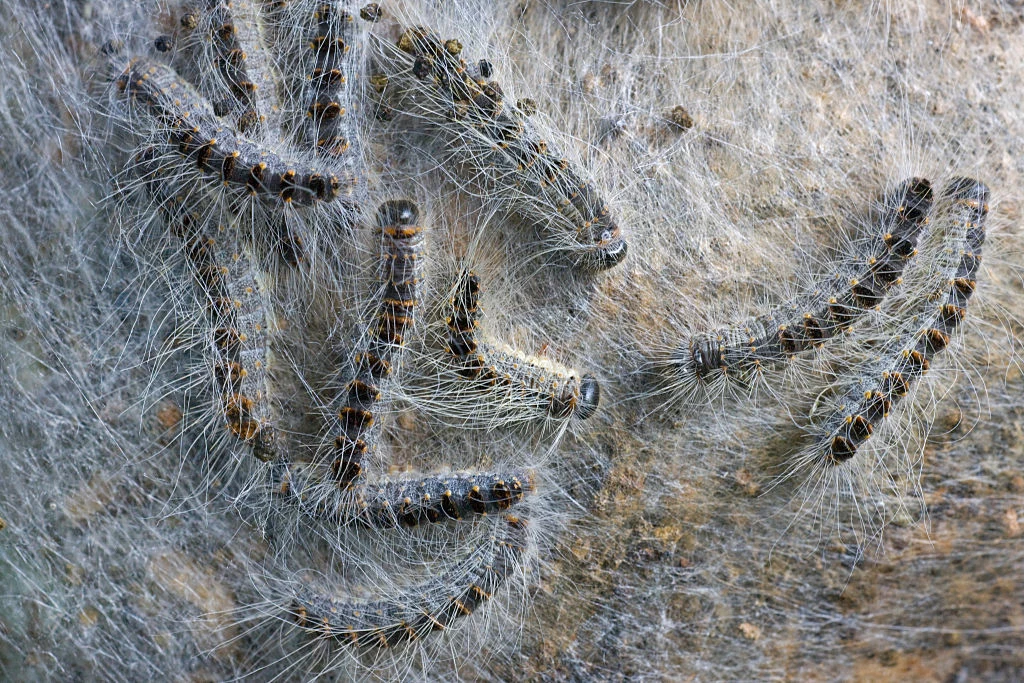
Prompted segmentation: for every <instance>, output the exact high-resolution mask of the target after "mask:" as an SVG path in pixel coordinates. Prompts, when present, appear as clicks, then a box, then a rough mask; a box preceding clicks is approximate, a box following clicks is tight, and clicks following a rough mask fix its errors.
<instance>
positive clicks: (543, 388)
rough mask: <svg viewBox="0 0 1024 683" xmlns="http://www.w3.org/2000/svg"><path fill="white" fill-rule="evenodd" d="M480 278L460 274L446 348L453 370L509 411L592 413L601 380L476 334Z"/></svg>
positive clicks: (580, 415)
mask: <svg viewBox="0 0 1024 683" xmlns="http://www.w3.org/2000/svg"><path fill="white" fill-rule="evenodd" d="M479 295H480V278H479V276H477V275H476V274H475V273H472V272H470V273H467V274H465V275H464V276H463V277H462V278H460V283H459V287H458V289H457V290H456V293H455V295H454V296H453V297H452V300H451V305H452V315H451V316H450V317H449V318H448V320H447V323H448V349H447V350H448V352H449V353H450V354H451V355H452V357H453V358H454V360H455V361H456V363H457V364H458V368H457V373H458V375H459V376H461V377H462V378H465V379H467V380H471V381H473V382H476V383H478V384H479V386H480V387H481V388H482V389H484V390H487V391H495V392H497V393H498V394H499V395H500V396H499V398H498V399H497V403H498V404H499V405H501V406H503V407H505V408H506V409H509V410H513V411H522V410H526V411H528V412H531V413H532V412H537V413H539V414H540V415H546V416H547V417H550V418H554V419H558V420H562V419H566V418H569V417H575V418H576V419H578V420H586V419H587V418H589V417H592V416H593V415H594V413H596V412H597V408H598V405H599V404H600V401H601V385H600V384H599V383H598V381H597V379H596V378H594V377H592V376H590V375H584V376H582V377H581V376H580V375H579V374H578V373H577V372H576V371H575V370H571V369H569V368H567V367H564V366H562V365H559V364H557V363H554V362H552V361H549V360H546V359H542V358H536V357H533V356H527V355H525V354H523V353H521V352H519V351H516V350H515V349H512V348H510V347H508V346H506V345H504V344H495V343H492V342H487V341H482V340H480V339H478V338H477V328H478V326H479V324H480V322H479V321H480V315H481V311H480V305H479Z"/></svg>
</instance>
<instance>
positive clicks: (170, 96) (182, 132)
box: [116, 57, 339, 205]
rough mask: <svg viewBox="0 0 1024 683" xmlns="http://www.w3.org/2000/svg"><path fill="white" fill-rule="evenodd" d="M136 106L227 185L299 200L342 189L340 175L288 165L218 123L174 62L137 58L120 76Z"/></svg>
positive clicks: (172, 143)
mask: <svg viewBox="0 0 1024 683" xmlns="http://www.w3.org/2000/svg"><path fill="white" fill-rule="evenodd" d="M116 83H117V88H118V90H119V91H120V92H122V93H124V94H125V95H126V96H127V97H128V99H129V102H130V104H131V105H132V107H133V109H134V110H135V111H138V110H139V109H140V107H141V109H142V110H144V111H146V112H147V113H149V114H150V115H152V116H153V117H154V118H155V119H156V121H157V123H158V124H159V126H161V127H163V129H164V131H163V132H165V133H166V135H167V145H168V147H170V148H171V149H172V150H173V151H174V152H175V153H177V154H178V155H180V156H181V157H182V158H183V159H184V160H186V161H190V162H194V163H195V166H196V168H198V169H199V170H200V171H202V172H203V173H206V174H207V175H213V176H218V177H219V178H220V179H221V180H222V181H223V182H224V184H225V185H235V186H237V187H240V188H241V187H244V188H246V189H247V190H248V191H249V193H250V194H253V195H257V194H262V195H266V196H276V197H279V198H280V199H282V200H283V201H284V202H286V203H294V204H298V205H302V204H310V203H312V202H315V201H324V202H329V201H331V200H333V199H334V198H335V197H336V196H337V195H338V191H339V182H338V178H337V177H336V176H335V175H332V174H327V175H324V174H322V173H320V172H319V171H318V170H316V169H314V168H312V167H307V166H303V165H299V164H294V165H289V164H287V163H286V162H284V161H282V160H281V158H280V157H278V156H277V155H276V154H275V153H273V152H271V151H269V150H266V149H263V148H262V147H260V146H259V145H258V144H256V143H255V142H253V141H251V140H248V139H246V138H244V137H242V136H240V135H237V134H236V133H234V131H232V130H230V129H228V128H225V127H224V126H221V125H219V124H218V123H217V118H216V116H215V115H214V113H213V111H212V109H211V108H210V105H209V103H207V102H206V100H204V99H203V98H202V97H200V95H199V94H198V93H197V92H196V91H195V90H193V89H192V87H191V86H190V85H188V84H187V83H186V82H185V81H183V80H181V79H180V78H178V75H177V74H176V73H175V72H174V70H173V69H171V67H169V66H166V65H164V64H160V63H158V62H153V61H151V60H149V59H147V58H145V57H136V58H133V59H132V60H131V61H130V62H129V64H128V67H127V68H126V69H125V70H124V72H123V73H122V74H121V75H120V77H119V78H118V79H117V82H116Z"/></svg>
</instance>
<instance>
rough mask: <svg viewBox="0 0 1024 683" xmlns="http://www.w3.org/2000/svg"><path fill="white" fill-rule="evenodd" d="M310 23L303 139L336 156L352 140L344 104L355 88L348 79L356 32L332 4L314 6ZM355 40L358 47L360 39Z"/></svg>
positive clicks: (346, 14) (352, 70)
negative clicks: (313, 25)
mask: <svg viewBox="0 0 1024 683" xmlns="http://www.w3.org/2000/svg"><path fill="white" fill-rule="evenodd" d="M313 21H314V22H315V30H314V31H313V32H312V35H311V36H310V40H309V51H310V52H311V53H312V57H313V58H312V60H311V61H312V66H311V67H310V68H309V70H308V74H309V76H308V80H309V90H310V92H309V95H308V96H307V98H308V105H307V106H306V122H305V127H304V128H305V132H304V137H305V139H306V140H307V141H308V142H309V143H310V144H312V145H313V146H315V148H316V149H318V150H320V152H321V153H324V154H329V155H332V156H339V155H341V154H344V153H345V152H347V151H348V150H349V147H350V146H351V145H352V142H353V140H354V139H355V137H356V136H354V135H352V134H350V133H348V132H347V129H348V126H346V122H347V121H348V120H350V119H351V118H352V113H351V112H350V111H349V108H350V107H346V106H345V103H346V101H347V99H351V94H350V93H351V92H352V91H353V88H354V87H355V85H356V83H354V82H353V80H352V79H353V77H354V76H355V75H356V73H355V69H356V67H357V66H358V65H359V61H358V57H359V56H358V55H357V54H353V50H352V46H353V38H354V37H355V34H356V32H357V31H358V30H359V29H358V28H356V27H354V26H353V24H354V23H355V18H354V17H353V16H352V14H351V13H350V12H348V11H346V10H344V9H341V8H340V7H339V6H338V5H337V4H332V3H326V2H322V3H318V4H317V5H316V7H315V9H314V10H313ZM356 40H359V43H360V46H361V42H362V40H361V38H356ZM346 116H347V118H346Z"/></svg>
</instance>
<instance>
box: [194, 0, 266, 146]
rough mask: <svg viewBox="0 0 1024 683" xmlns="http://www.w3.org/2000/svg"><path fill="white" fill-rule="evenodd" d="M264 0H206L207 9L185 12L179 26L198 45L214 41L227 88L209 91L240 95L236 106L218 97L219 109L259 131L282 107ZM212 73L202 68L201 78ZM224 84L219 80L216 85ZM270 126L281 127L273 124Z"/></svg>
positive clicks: (197, 7)
mask: <svg viewBox="0 0 1024 683" xmlns="http://www.w3.org/2000/svg"><path fill="white" fill-rule="evenodd" d="M258 2H259V0H203V4H205V8H203V7H202V6H201V5H199V4H195V5H193V6H192V7H191V8H190V9H188V10H186V12H185V13H184V14H183V15H182V20H181V21H180V25H181V26H182V28H183V29H185V31H186V34H189V37H190V40H189V41H188V42H190V43H194V44H195V47H196V49H200V50H201V49H207V46H206V43H205V40H206V39H209V41H210V45H211V46H212V52H213V55H212V57H213V58H212V60H210V61H212V63H213V65H214V66H215V71H214V73H216V74H219V76H220V81H221V82H222V83H223V85H224V86H225V87H223V88H220V87H208V88H205V90H209V91H211V92H218V91H221V90H226V91H227V92H229V93H230V94H231V96H232V98H233V99H234V100H235V104H234V105H233V106H232V105H231V104H230V103H229V102H228V101H226V100H220V101H215V102H214V108H215V109H217V108H221V109H223V113H224V114H228V113H232V114H234V116H233V117H232V118H233V119H234V120H235V121H236V125H237V127H238V130H239V131H240V132H242V133H245V134H252V135H258V134H259V132H260V131H261V129H262V128H263V127H265V126H266V125H267V124H268V117H269V116H270V115H271V114H272V113H273V112H275V111H276V110H277V105H276V104H275V102H276V101H277V99H278V93H277V83H278V81H279V78H278V77H277V75H276V74H275V73H274V67H273V65H271V64H270V63H269V61H268V60H267V55H268V53H267V51H266V49H265V42H266V41H265V40H264V36H263V33H264V27H263V18H262V17H261V16H260V12H261V10H260V8H259V7H257V6H256V5H257V3H258ZM210 75H211V74H206V73H201V72H200V73H198V74H197V76H198V79H199V81H200V82H202V81H204V80H207V79H208V78H209V76H210ZM212 85H213V86H219V85H220V83H216V84H212ZM270 127H271V128H274V127H276V126H275V125H271V126H270Z"/></svg>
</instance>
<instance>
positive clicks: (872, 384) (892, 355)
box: [817, 177, 989, 465]
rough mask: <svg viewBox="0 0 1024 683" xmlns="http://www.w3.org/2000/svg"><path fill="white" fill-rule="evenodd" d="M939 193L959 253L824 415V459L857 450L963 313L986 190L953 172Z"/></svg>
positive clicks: (972, 284)
mask: <svg viewBox="0 0 1024 683" xmlns="http://www.w3.org/2000/svg"><path fill="white" fill-rule="evenodd" d="M941 198H942V199H943V200H945V201H947V202H949V204H950V214H951V215H950V220H951V221H952V224H953V226H955V229H954V230H951V235H950V237H951V238H952V239H953V244H954V251H953V253H954V254H957V255H958V257H959V258H958V260H957V261H956V262H955V263H953V264H952V267H951V268H950V271H949V273H948V278H947V279H946V283H945V287H946V289H945V291H939V292H935V293H934V295H929V296H927V297H926V298H925V299H924V300H923V304H924V308H923V309H922V311H921V314H920V315H918V316H914V323H915V324H914V325H913V326H912V329H911V330H910V331H909V332H907V333H906V334H904V335H901V336H900V337H899V339H898V341H897V342H896V343H895V344H893V345H890V346H889V347H888V351H887V352H885V353H884V360H883V361H882V363H881V364H880V365H881V367H875V368H871V367H867V368H861V370H863V371H864V372H858V373H857V374H858V375H859V376H864V377H870V379H867V380H865V381H863V382H860V383H858V384H857V386H855V387H852V388H851V389H850V391H849V393H848V394H847V396H848V398H847V400H846V401H844V402H843V405H842V407H841V409H840V410H839V411H837V412H836V413H835V414H833V415H832V416H830V417H829V418H828V419H826V420H824V421H823V423H822V425H821V427H820V428H819V430H818V437H817V441H818V442H819V444H820V447H821V450H822V459H823V461H824V462H825V463H829V464H833V465H835V464H840V463H843V462H846V461H847V460H849V459H850V458H852V457H853V456H854V455H856V453H857V449H858V448H859V447H860V446H861V445H863V444H864V442H865V441H867V440H868V438H869V437H870V436H871V435H872V433H874V431H875V430H876V428H877V427H878V426H879V425H880V424H881V423H882V422H883V421H884V420H886V419H887V418H888V417H889V415H890V413H891V411H892V410H893V408H894V407H895V405H896V404H897V403H898V402H899V401H900V400H902V399H903V398H904V397H906V396H907V394H909V393H910V390H911V388H912V387H913V385H914V383H915V382H917V381H918V380H919V379H921V378H922V377H923V376H924V375H925V374H926V373H927V372H928V370H929V368H930V367H931V363H932V361H933V360H934V358H935V356H937V355H938V354H939V353H941V352H942V351H943V350H945V349H946V348H947V347H948V346H949V344H950V339H951V336H952V335H953V334H954V333H955V332H956V330H957V328H958V327H959V326H960V324H961V323H962V322H963V321H964V319H965V318H966V316H967V304H968V302H969V301H970V299H971V297H972V296H973V295H974V291H975V288H976V287H977V281H976V276H977V272H978V268H979V267H980V265H981V249H982V245H983V244H984V242H985V221H986V218H987V216H988V198H989V190H988V187H986V186H985V184H984V183H981V182H979V181H977V180H974V179H972V178H964V177H957V178H954V179H953V180H951V181H950V182H949V184H947V185H946V187H945V188H943V191H942V196H941ZM871 365H875V363H874V362H873V363H871Z"/></svg>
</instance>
